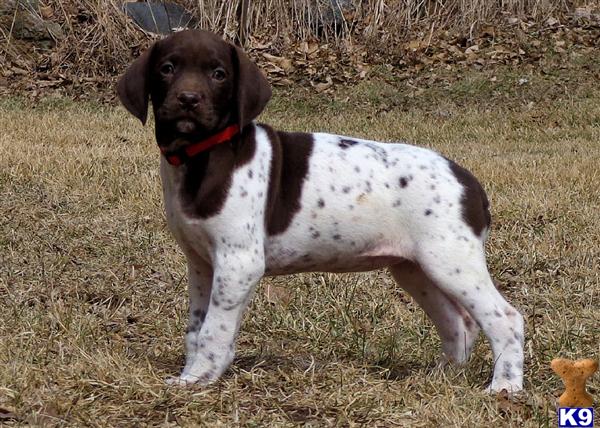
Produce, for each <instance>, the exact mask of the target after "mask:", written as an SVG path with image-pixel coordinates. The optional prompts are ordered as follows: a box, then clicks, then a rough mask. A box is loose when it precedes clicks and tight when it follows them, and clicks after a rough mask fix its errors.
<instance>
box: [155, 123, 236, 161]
mask: <svg viewBox="0 0 600 428" xmlns="http://www.w3.org/2000/svg"><path fill="white" fill-rule="evenodd" d="M239 131H240V127H239V126H238V125H237V124H234V125H229V126H228V127H227V128H225V129H223V130H222V131H220V132H218V133H216V134H215V135H211V136H210V137H208V138H207V139H205V140H202V141H198V142H197V143H193V144H190V145H188V146H185V147H182V148H181V149H179V150H177V151H174V152H169V151H167V150H166V149H164V148H162V147H161V149H160V151H161V153H162V154H163V156H164V157H165V159H167V162H169V163H170V164H171V165H174V166H179V165H181V164H183V163H185V162H187V161H188V160H189V159H190V158H193V157H194V156H196V155H197V154H199V153H202V152H204V151H206V150H208V149H210V148H211V147H213V146H216V145H217V144H221V143H225V142H227V141H229V140H231V139H232V138H233V137H234V136H235V135H236V134H237V133H238V132H239Z"/></svg>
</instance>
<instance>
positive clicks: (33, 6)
mask: <svg viewBox="0 0 600 428" xmlns="http://www.w3.org/2000/svg"><path fill="white" fill-rule="evenodd" d="M0 28H2V29H3V30H4V31H5V32H6V33H8V32H10V31H11V28H12V37H14V38H16V39H21V40H30V41H35V42H36V43H39V44H41V45H42V46H45V47H50V46H51V45H53V44H54V43H55V42H56V40H59V39H61V38H63V37H64V33H63V31H62V27H61V26H60V25H59V24H57V23H56V22H52V21H46V20H44V19H43V18H42V14H41V13H40V9H39V1H38V0H3V1H2V2H1V3H0Z"/></svg>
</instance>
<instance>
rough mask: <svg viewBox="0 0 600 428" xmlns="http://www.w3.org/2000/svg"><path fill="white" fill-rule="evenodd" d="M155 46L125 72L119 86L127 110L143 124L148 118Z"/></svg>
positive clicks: (120, 95)
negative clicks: (151, 67)
mask: <svg viewBox="0 0 600 428" xmlns="http://www.w3.org/2000/svg"><path fill="white" fill-rule="evenodd" d="M153 51H154V45H152V47H150V48H149V49H148V50H146V51H145V52H144V53H142V54H141V55H140V56H139V57H138V58H137V59H136V60H135V61H134V62H133V63H132V64H131V65H130V66H129V68H128V69H127V70H125V74H123V76H121V78H120V79H119V83H118V84H117V94H118V95H119V99H120V100H121V102H122V103H123V105H124V106H125V108H126V109H127V110H128V111H129V113H131V114H132V115H134V116H135V117H137V118H138V119H139V120H140V121H141V122H142V124H146V119H147V118H148V98H149V97H150V82H149V80H150V63H151V58H152V52H153Z"/></svg>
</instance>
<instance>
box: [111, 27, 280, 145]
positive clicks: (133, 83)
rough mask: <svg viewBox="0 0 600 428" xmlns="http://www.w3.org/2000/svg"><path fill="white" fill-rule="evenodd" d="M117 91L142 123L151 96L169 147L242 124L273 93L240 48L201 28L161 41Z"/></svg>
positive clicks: (160, 136) (160, 134)
mask: <svg viewBox="0 0 600 428" xmlns="http://www.w3.org/2000/svg"><path fill="white" fill-rule="evenodd" d="M117 92H118V95H119V99H120V100H121V102H122V103H123V105H124V106H125V107H126V108H127V110H129V112H130V113H131V114H133V115H134V116H136V117H137V118H138V119H140V120H141V121H142V123H145V122H146V119H147V116H148V100H149V99H151V100H152V106H153V109H154V120H155V122H156V136H157V140H158V143H159V144H160V145H165V146H166V145H169V144H171V142H172V141H173V140H176V139H184V140H193V139H197V138H201V137H204V136H207V135H210V134H212V133H215V132H217V131H219V130H221V129H223V128H224V127H226V126H227V125H230V124H234V123H237V124H239V125H240V129H241V128H243V127H244V126H245V125H247V124H248V123H250V122H251V121H252V120H253V119H254V118H256V116H258V115H259V114H260V112H261V111H262V110H263V109H264V107H265V105H266V104H267V102H268V101H269V98H270V97H271V88H270V86H269V83H268V81H267V79H266V78H265V77H264V76H263V74H262V73H261V72H260V70H259V69H258V67H257V66H256V65H255V64H254V63H252V62H251V61H250V59H249V58H248V57H247V56H246V54H245V53H244V52H243V51H242V50H241V49H239V48H237V47H235V46H233V45H231V44H229V43H227V42H225V41H224V40H222V39H221V38H220V37H218V36H217V35H215V34H212V33H209V32H207V31H201V30H187V31H181V32H178V33H175V34H173V35H171V36H169V37H167V38H165V39H163V40H160V41H158V42H156V43H155V44H154V45H152V47H150V49H148V50H147V51H146V52H144V53H143V54H142V55H140V57H139V58H138V59H136V60H135V61H134V62H133V63H132V64H131V65H130V66H129V68H128V69H127V71H126V72H125V74H124V75H123V76H122V77H121V79H120V80H119V83H118V87H117Z"/></svg>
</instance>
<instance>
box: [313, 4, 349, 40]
mask: <svg viewBox="0 0 600 428" xmlns="http://www.w3.org/2000/svg"><path fill="white" fill-rule="evenodd" d="M315 3H316V7H317V8H318V10H319V13H318V14H317V16H316V17H315V18H316V19H318V22H317V30H318V32H319V33H323V32H325V31H326V29H330V30H334V31H335V33H336V34H338V35H339V34H342V33H343V32H344V30H345V25H344V24H345V22H344V13H346V12H349V11H351V10H352V7H353V6H352V0H315Z"/></svg>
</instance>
